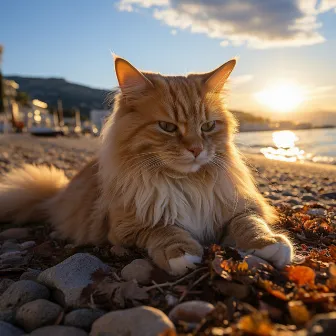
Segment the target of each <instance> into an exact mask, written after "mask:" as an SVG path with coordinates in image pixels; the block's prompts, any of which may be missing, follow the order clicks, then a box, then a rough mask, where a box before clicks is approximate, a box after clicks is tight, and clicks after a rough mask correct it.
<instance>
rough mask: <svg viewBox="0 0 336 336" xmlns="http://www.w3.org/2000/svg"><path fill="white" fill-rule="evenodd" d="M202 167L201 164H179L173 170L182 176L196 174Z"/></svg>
mask: <svg viewBox="0 0 336 336" xmlns="http://www.w3.org/2000/svg"><path fill="white" fill-rule="evenodd" d="M201 167H202V165H201V164H199V163H196V162H195V163H190V164H179V165H175V166H174V167H172V168H173V170H174V171H176V172H178V173H182V174H189V173H196V172H197V171H198V170H199V169H200V168H201Z"/></svg>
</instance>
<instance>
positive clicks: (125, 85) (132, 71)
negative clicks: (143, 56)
mask: <svg viewBox="0 0 336 336" xmlns="http://www.w3.org/2000/svg"><path fill="white" fill-rule="evenodd" d="M114 66H115V72H116V75H117V79H118V83H119V87H120V89H121V91H123V92H129V91H131V92H132V91H133V92H134V91H135V92H136V91H144V90H145V89H147V88H150V87H153V84H152V82H151V81H150V80H149V79H147V78H146V77H145V76H144V75H143V74H142V73H141V72H140V71H139V70H138V69H137V68H135V67H134V66H133V65H132V64H131V63H129V62H128V61H126V60H125V59H123V58H121V57H118V56H115V55H114Z"/></svg>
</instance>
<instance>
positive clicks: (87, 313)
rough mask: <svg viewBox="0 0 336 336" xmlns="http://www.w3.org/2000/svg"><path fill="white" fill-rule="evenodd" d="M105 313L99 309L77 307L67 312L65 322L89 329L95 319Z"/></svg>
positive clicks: (68, 324)
mask: <svg viewBox="0 0 336 336" xmlns="http://www.w3.org/2000/svg"><path fill="white" fill-rule="evenodd" d="M104 314H105V312H104V311H102V310H97V309H89V308H83V309H77V310H73V311H72V312H70V313H69V314H67V315H66V316H65V318H64V324H65V325H67V326H72V327H77V328H81V329H84V330H87V331H89V330H90V329H91V326H92V324H93V322H94V321H96V320H97V319H98V318H99V317H101V316H103V315H104Z"/></svg>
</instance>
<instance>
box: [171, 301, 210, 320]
mask: <svg viewBox="0 0 336 336" xmlns="http://www.w3.org/2000/svg"><path fill="white" fill-rule="evenodd" d="M214 308H215V307H214V306H213V305H212V304H211V303H209V302H205V301H198V300H195V301H187V302H183V303H180V304H179V305H177V306H176V307H174V308H173V309H172V310H171V311H170V313H169V314H168V316H169V318H170V319H171V320H172V321H173V322H174V323H177V322H178V321H184V322H189V323H199V322H200V321H201V320H202V319H203V318H204V317H205V316H206V315H207V314H209V313H210V312H211V311H212V310H214Z"/></svg>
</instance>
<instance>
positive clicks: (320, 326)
mask: <svg viewBox="0 0 336 336" xmlns="http://www.w3.org/2000/svg"><path fill="white" fill-rule="evenodd" d="M335 330H336V312H332V313H328V314H318V315H315V316H314V317H313V319H312V320H311V321H310V322H309V324H308V326H307V335H308V336H334V335H335Z"/></svg>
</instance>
